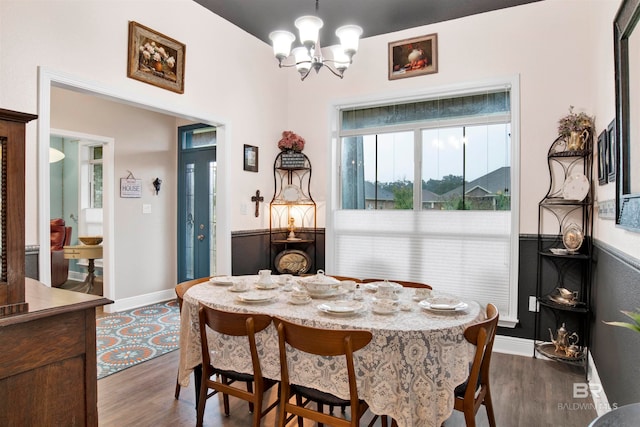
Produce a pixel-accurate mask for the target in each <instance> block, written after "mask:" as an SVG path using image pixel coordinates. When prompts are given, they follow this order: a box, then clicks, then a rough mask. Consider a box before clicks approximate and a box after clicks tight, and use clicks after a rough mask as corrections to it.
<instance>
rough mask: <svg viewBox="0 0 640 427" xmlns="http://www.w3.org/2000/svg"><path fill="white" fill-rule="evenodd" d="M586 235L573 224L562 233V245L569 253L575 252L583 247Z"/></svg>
mask: <svg viewBox="0 0 640 427" xmlns="http://www.w3.org/2000/svg"><path fill="white" fill-rule="evenodd" d="M583 240H584V233H583V232H582V229H581V228H580V227H578V226H577V225H576V224H571V225H569V226H568V227H567V228H565V230H564V232H563V233H562V243H563V244H564V247H565V248H567V250H568V251H569V252H575V251H577V250H578V249H580V246H582V241H583Z"/></svg>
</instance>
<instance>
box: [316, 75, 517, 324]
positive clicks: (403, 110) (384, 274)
mask: <svg viewBox="0 0 640 427" xmlns="http://www.w3.org/2000/svg"><path fill="white" fill-rule="evenodd" d="M505 86H506V87H505ZM512 86H513V85H502V84H501V85H500V86H499V87H496V86H494V87H489V88H469V89H468V90H466V91H459V92H457V93H452V94H451V95H447V94H444V95H443V94H440V95H438V96H437V97H433V96H429V94H425V96H424V98H423V99H417V100H411V101H409V102H406V101H405V102H397V103H389V104H386V105H377V106H349V107H340V108H339V109H338V115H339V117H338V123H339V125H340V126H339V132H338V139H337V146H336V154H337V157H338V158H339V165H340V168H339V169H337V170H336V171H335V173H336V175H337V177H338V179H337V181H336V182H337V183H338V184H337V188H336V191H337V194H338V195H339V197H338V200H337V203H336V209H334V210H332V215H331V219H328V226H327V228H328V245H327V248H328V249H327V254H328V256H327V270H329V271H334V272H335V273H336V274H343V275H350V276H356V277H363V278H364V277H378V278H388V279H397V280H415V281H423V282H426V283H429V284H431V285H432V286H433V287H434V288H435V289H438V290H442V291H445V292H450V293H453V294H457V295H461V296H464V297H467V298H472V299H475V300H477V301H479V302H481V303H488V302H492V303H494V304H496V305H497V306H498V308H499V309H500V311H501V319H503V320H504V322H501V324H502V325H514V324H515V323H516V322H517V319H516V316H517V259H518V257H517V248H518V227H517V220H518V214H517V209H512V207H514V208H517V204H515V203H514V202H515V200H517V194H515V193H517V188H518V187H517V185H514V184H517V182H514V181H517V178H514V177H517V160H515V161H514V159H517V157H515V153H517V152H518V150H517V146H516V147H514V146H513V144H514V141H513V140H512V129H513V128H514V123H513V122H512V117H518V115H517V113H515V112H514V108H515V106H517V103H516V102H512V98H513V96H514V93H513V90H512V89H511V87H512ZM465 92H466V93H465ZM330 245H331V246H330ZM329 254H330V255H329Z"/></svg>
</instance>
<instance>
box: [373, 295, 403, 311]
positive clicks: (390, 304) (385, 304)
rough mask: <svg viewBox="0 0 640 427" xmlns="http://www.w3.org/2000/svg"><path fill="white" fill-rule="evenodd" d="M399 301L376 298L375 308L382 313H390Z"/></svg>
mask: <svg viewBox="0 0 640 427" xmlns="http://www.w3.org/2000/svg"><path fill="white" fill-rule="evenodd" d="M397 306H398V303H397V302H396V301H395V300H393V299H391V298H376V299H374V300H373V310H374V311H379V312H381V313H390V312H392V311H394V310H395V309H396V307H397Z"/></svg>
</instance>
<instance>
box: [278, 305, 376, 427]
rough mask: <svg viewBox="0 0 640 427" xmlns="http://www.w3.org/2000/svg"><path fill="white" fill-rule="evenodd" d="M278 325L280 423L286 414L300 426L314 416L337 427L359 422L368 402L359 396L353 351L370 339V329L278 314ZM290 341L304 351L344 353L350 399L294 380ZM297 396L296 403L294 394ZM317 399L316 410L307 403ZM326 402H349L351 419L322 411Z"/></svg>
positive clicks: (284, 420)
mask: <svg viewBox="0 0 640 427" xmlns="http://www.w3.org/2000/svg"><path fill="white" fill-rule="evenodd" d="M274 322H275V323H276V325H277V327H278V342H279V348H280V375H281V384H280V413H279V417H278V426H279V427H284V426H285V424H286V423H287V421H289V419H290V418H289V419H288V418H287V414H292V415H293V416H297V417H298V426H299V427H302V425H303V420H302V419H303V418H307V419H310V420H314V421H316V422H318V423H319V426H322V425H323V423H327V424H329V425H331V426H335V427H355V426H359V423H360V419H361V418H362V415H363V414H364V413H365V412H366V411H367V409H368V408H369V405H367V404H366V402H364V401H363V400H361V399H359V398H358V390H357V386H356V374H355V369H354V363H353V353H354V352H355V351H358V350H360V349H361V348H363V347H364V346H366V345H367V344H369V342H370V341H371V338H372V335H371V332H369V331H363V330H345V329H320V328H313V327H310V326H302V325H298V324H295V323H291V322H288V321H286V320H283V319H280V318H275V319H274ZM287 345H289V346H291V347H293V348H296V349H298V350H300V351H303V352H305V353H309V354H314V355H318V356H345V358H346V362H347V373H348V378H349V399H348V400H345V399H341V398H339V397H337V396H335V395H333V394H330V393H325V392H322V391H320V390H316V389H314V388H310V387H309V386H308V385H301V384H293V383H291V382H290V378H289V365H288V361H287V349H286V348H287ZM293 396H295V403H293V402H291V397H293ZM309 403H315V404H316V407H317V410H313V409H311V408H310V407H308V406H307V405H308V404H309ZM324 405H330V406H343V405H344V406H350V407H351V420H349V419H346V418H343V417H340V416H334V415H333V414H327V413H324V412H323V407H324Z"/></svg>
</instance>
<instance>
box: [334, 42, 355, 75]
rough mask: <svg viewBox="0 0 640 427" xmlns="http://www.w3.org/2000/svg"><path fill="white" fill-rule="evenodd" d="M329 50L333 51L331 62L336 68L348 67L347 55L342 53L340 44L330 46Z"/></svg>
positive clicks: (344, 68)
mask: <svg viewBox="0 0 640 427" xmlns="http://www.w3.org/2000/svg"><path fill="white" fill-rule="evenodd" d="M331 52H332V53H333V63H334V65H335V67H336V69H338V70H346V69H347V68H349V63H350V62H351V60H350V59H349V55H347V54H346V53H344V49H342V46H331Z"/></svg>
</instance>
